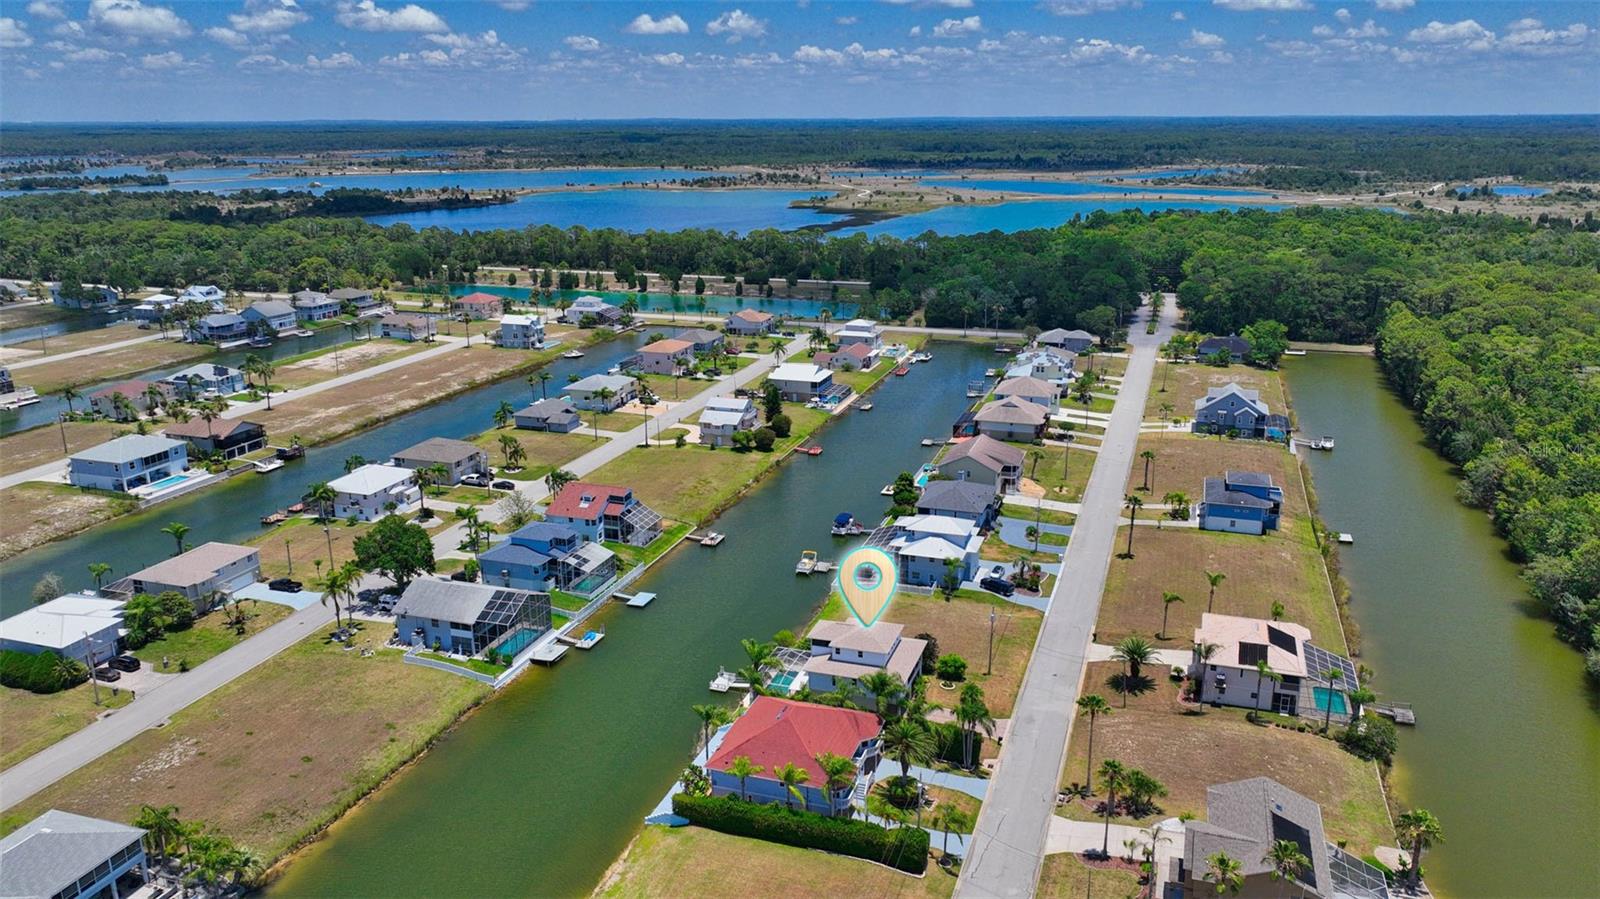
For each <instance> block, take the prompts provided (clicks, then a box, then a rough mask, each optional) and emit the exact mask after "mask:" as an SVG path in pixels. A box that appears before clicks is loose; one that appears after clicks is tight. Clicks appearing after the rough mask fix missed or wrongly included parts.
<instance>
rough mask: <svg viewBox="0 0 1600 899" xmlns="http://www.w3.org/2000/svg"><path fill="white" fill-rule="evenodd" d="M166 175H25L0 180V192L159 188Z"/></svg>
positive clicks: (164, 181) (163, 183)
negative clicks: (137, 187) (93, 188)
mask: <svg viewBox="0 0 1600 899" xmlns="http://www.w3.org/2000/svg"><path fill="white" fill-rule="evenodd" d="M166 183H167V176H166V175H93V176H85V175H26V176H24V177H21V178H4V179H0V190H76V189H78V188H81V187H127V186H130V185H137V186H140V187H160V186H162V185H165V184H166Z"/></svg>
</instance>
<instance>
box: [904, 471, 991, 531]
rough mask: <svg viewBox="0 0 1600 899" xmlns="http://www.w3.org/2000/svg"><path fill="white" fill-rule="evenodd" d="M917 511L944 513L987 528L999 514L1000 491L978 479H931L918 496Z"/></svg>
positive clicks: (919, 513)
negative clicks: (977, 480) (979, 481)
mask: <svg viewBox="0 0 1600 899" xmlns="http://www.w3.org/2000/svg"><path fill="white" fill-rule="evenodd" d="M917 514H918V515H943V516H945V517H947V518H960V519H962V520H964V521H972V522H976V523H977V525H978V527H980V528H985V529H987V528H988V527H989V526H990V525H992V524H994V520H995V518H996V517H997V516H998V515H999V514H1000V494H998V493H996V492H995V491H994V487H992V486H990V485H988V484H980V483H978V482H976V481H947V480H937V481H929V482H928V486H926V487H923V488H922V496H920V497H918V498H917Z"/></svg>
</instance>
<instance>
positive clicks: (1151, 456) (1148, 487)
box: [1139, 450, 1156, 493]
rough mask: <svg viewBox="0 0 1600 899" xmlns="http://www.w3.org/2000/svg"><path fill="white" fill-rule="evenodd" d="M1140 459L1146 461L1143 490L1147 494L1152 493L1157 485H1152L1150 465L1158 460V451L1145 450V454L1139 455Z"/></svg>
mask: <svg viewBox="0 0 1600 899" xmlns="http://www.w3.org/2000/svg"><path fill="white" fill-rule="evenodd" d="M1139 458H1141V459H1143V460H1144V488H1143V489H1144V490H1145V492H1147V493H1148V492H1151V491H1154V490H1155V489H1156V488H1155V485H1154V484H1151V483H1150V463H1152V462H1154V461H1155V460H1156V451H1155V450H1145V451H1144V452H1142V453H1140V454H1139Z"/></svg>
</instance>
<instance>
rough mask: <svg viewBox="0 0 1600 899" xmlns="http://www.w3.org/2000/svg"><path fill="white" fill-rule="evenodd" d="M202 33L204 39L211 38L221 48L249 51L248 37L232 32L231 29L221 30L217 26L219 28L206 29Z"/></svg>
mask: <svg viewBox="0 0 1600 899" xmlns="http://www.w3.org/2000/svg"><path fill="white" fill-rule="evenodd" d="M202 33H203V34H204V35H205V36H206V37H208V38H211V39H212V40H214V41H216V42H217V43H219V44H222V45H223V46H225V47H228V48H230V49H233V50H248V49H250V38H249V36H248V35H243V34H240V33H239V32H237V31H234V30H233V29H232V28H222V27H220V26H219V27H216V28H207V29H206V30H205V31H204V32H202Z"/></svg>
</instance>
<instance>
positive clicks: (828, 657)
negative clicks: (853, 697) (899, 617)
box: [805, 621, 928, 699]
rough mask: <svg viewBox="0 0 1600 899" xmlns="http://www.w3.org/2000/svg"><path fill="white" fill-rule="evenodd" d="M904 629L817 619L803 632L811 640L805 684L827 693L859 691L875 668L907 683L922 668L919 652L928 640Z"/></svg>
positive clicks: (891, 625)
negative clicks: (864, 679) (865, 678)
mask: <svg viewBox="0 0 1600 899" xmlns="http://www.w3.org/2000/svg"><path fill="white" fill-rule="evenodd" d="M904 631H905V627H904V626H903V625H899V624H891V623H890V622H887V621H879V622H876V623H874V624H873V625H872V626H871V627H863V626H861V625H860V624H859V623H857V622H854V621H819V622H817V624H816V626H815V627H813V628H812V629H811V633H809V634H807V635H806V639H807V640H809V641H811V658H810V659H808V660H807V661H806V664H805V672H806V685H807V686H809V687H810V688H811V690H812V692H815V693H830V692H832V691H834V690H836V689H838V688H839V687H841V686H844V687H849V688H850V689H851V690H852V691H854V692H856V693H857V694H860V693H861V692H862V691H861V679H862V678H864V677H866V676H867V675H869V674H873V673H875V672H878V671H886V672H888V673H889V674H893V675H895V676H897V677H899V678H900V682H901V683H904V684H909V683H911V681H912V680H913V679H914V678H915V677H916V676H917V674H918V673H919V672H920V671H921V670H922V651H923V649H925V648H926V647H927V645H928V641H926V640H918V639H916V638H915V637H906V636H903V635H902V634H903V632H904ZM862 698H863V699H865V698H866V697H862Z"/></svg>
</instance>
